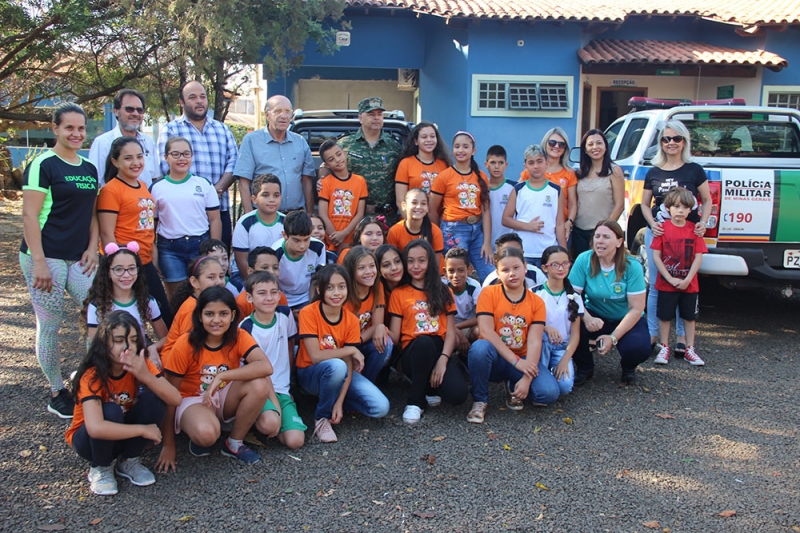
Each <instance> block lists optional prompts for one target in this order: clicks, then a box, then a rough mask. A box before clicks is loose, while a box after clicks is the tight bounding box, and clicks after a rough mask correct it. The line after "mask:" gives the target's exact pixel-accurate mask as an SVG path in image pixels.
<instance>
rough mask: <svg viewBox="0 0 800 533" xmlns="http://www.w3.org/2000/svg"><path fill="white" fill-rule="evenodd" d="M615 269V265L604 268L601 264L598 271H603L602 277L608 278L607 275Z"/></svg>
mask: <svg viewBox="0 0 800 533" xmlns="http://www.w3.org/2000/svg"><path fill="white" fill-rule="evenodd" d="M616 268H617V265H611V266H610V267H604V266H603V265H602V264H601V265H600V270H602V271H603V276H605V277H608V275H609V274H611V273H612V272H614V270H615V269H616Z"/></svg>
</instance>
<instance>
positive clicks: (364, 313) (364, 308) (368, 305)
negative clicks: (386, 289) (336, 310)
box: [344, 282, 386, 331]
mask: <svg viewBox="0 0 800 533" xmlns="http://www.w3.org/2000/svg"><path fill="white" fill-rule="evenodd" d="M376 283H377V282H376ZM383 298H384V296H383V290H378V297H377V301H376V298H375V296H374V295H373V291H372V288H371V287H370V291H369V292H368V293H367V296H366V298H364V299H363V300H361V305H360V306H359V308H358V309H353V306H352V305H350V303H349V302H348V303H346V304H345V306H344V308H345V309H346V310H347V311H350V312H351V313H353V314H354V315H356V316H357V317H358V323H359V325H360V327H361V331H364V330H365V329H367V328H368V327H370V326H371V325H372V315H373V313H374V311H375V309H377V308H379V307H386V303H385V302H384V299H383Z"/></svg>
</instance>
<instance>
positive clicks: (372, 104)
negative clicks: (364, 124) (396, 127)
mask: <svg viewBox="0 0 800 533" xmlns="http://www.w3.org/2000/svg"><path fill="white" fill-rule="evenodd" d="M375 109H380V110H381V111H386V108H385V107H383V100H381V99H380V98H378V97H377V96H370V97H369V98H364V99H363V100H361V101H360V102H359V103H358V112H359V113H369V112H370V111H373V110H375Z"/></svg>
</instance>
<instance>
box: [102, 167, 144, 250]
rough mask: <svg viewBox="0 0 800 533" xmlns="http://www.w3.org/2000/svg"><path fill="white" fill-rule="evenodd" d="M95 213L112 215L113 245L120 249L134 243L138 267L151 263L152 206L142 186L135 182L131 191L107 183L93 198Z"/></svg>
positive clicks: (114, 182) (117, 183)
mask: <svg viewBox="0 0 800 533" xmlns="http://www.w3.org/2000/svg"><path fill="white" fill-rule="evenodd" d="M97 212H98V213H115V214H116V215H117V225H116V227H115V228H114V238H115V239H116V240H117V244H119V245H120V246H124V245H126V244H128V243H129V242H131V241H136V242H138V243H139V257H140V258H141V259H142V264H144V265H146V264H148V263H149V262H150V261H151V260H152V253H153V243H154V241H155V234H156V233H155V215H156V202H155V200H153V195H151V194H150V191H148V190H147V187H146V186H145V184H144V182H142V181H137V187H132V186H130V185H128V184H127V183H125V182H124V181H122V180H121V179H118V178H113V179H111V180H110V181H109V182H108V183H106V185H105V187H103V188H102V189H100V194H99V195H98V196H97ZM103 244H107V243H103Z"/></svg>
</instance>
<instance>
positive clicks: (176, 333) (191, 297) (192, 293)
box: [161, 255, 225, 358]
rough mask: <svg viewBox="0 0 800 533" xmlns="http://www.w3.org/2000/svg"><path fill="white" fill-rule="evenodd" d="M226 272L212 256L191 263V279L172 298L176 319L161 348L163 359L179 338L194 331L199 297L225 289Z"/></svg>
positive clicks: (196, 259)
mask: <svg viewBox="0 0 800 533" xmlns="http://www.w3.org/2000/svg"><path fill="white" fill-rule="evenodd" d="M224 286H225V271H224V270H223V268H222V265H220V264H219V261H215V260H214V258H213V257H212V256H210V255H204V256H203V257H196V258H195V259H194V261H192V262H191V263H189V278H188V279H186V280H185V281H183V282H181V284H180V285H178V288H177V289H176V290H175V294H174V295H173V296H172V302H171V304H172V310H173V311H174V312H175V318H174V319H173V321H172V327H170V328H169V333H167V340H166V341H164V346H163V347H162V348H161V357H162V358H163V357H164V356H166V355H167V354H168V353H169V351H170V350H171V349H172V345H173V344H175V341H177V340H178V337H180V336H181V335H183V334H184V333H186V332H187V331H189V330H190V329H192V313H193V312H194V308H195V306H196V305H197V297H198V296H199V295H200V293H201V292H203V291H204V290H206V289H207V288H209V287H224Z"/></svg>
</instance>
